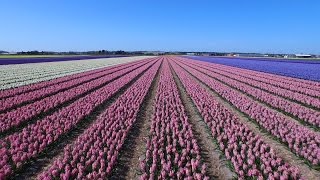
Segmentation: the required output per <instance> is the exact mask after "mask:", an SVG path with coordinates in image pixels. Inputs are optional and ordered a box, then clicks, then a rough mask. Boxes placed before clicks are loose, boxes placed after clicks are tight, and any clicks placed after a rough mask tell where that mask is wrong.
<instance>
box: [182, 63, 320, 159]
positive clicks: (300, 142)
mask: <svg viewBox="0 0 320 180" xmlns="http://www.w3.org/2000/svg"><path fill="white" fill-rule="evenodd" d="M179 64H180V65H181V66H182V67H183V68H185V69H186V70H188V71H189V72H190V73H191V74H192V75H194V76H195V77H197V78H198V79H199V80H201V81H202V82H203V83H205V84H207V85H208V86H209V87H210V88H212V89H213V90H214V91H215V92H217V93H218V94H219V95H221V96H222V97H223V98H225V99H226V100H228V101H229V102H230V103H231V104H233V105H234V106H235V107H237V108H238V109H240V110H241V111H242V112H243V113H245V114H247V115H248V116H249V117H250V118H251V119H253V120H254V121H256V122H257V123H258V124H259V125H260V126H261V127H263V128H265V129H266V130H267V131H268V132H269V133H270V134H272V135H273V136H275V137H277V138H278V139H279V140H281V141H282V142H283V143H284V144H286V145H287V146H288V147H289V148H290V150H291V151H292V152H294V153H296V154H297V155H299V156H301V157H304V158H305V159H306V160H308V161H309V162H310V163H312V164H313V165H319V164H320V136H319V134H318V133H316V132H313V131H312V130H310V129H308V128H306V127H304V126H302V125H300V124H298V123H296V122H294V121H292V120H289V119H287V118H286V117H285V116H282V115H279V114H278V113H276V112H275V111H273V110H271V109H269V108H267V107H265V106H263V105H260V104H259V103H257V102H255V101H254V100H252V99H250V98H249V97H247V96H245V95H243V94H241V93H240V92H238V91H237V90H234V89H232V88H230V87H228V86H226V85H224V84H223V83H221V82H219V81H217V80H214V79H213V78H210V77H209V76H207V75H205V74H203V73H201V72H199V71H198V70H195V69H193V68H190V67H188V66H186V65H184V64H182V63H179ZM266 98H267V97H266Z"/></svg>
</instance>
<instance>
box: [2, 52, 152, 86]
mask: <svg viewBox="0 0 320 180" xmlns="http://www.w3.org/2000/svg"><path fill="white" fill-rule="evenodd" d="M145 58H150V56H137V57H119V58H102V59H90V60H75V61H63V62H47V63H32V64H18V65H2V66H0V90H3V89H9V88H13V87H18V86H22V85H27V84H32V83H36V82H41V81H47V80H50V79H54V78H58V77H62V76H66V75H71V74H75V73H80V72H85V71H89V70H93V69H98V68H103V67H107V66H112V65H117V64H123V63H128V62H132V61H137V60H141V59H145Z"/></svg>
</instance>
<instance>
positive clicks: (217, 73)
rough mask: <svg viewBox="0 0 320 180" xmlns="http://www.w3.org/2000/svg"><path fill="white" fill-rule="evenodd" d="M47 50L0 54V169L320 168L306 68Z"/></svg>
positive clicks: (18, 172) (299, 172)
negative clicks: (39, 58) (11, 57)
mask: <svg viewBox="0 0 320 180" xmlns="http://www.w3.org/2000/svg"><path fill="white" fill-rule="evenodd" d="M47 61H51V60H46V61H45V62H33V63H28V64H23V63H22V64H7V65H1V66H0V179H41V180H42V179H46V180H51V179H52V180H54V179H141V180H146V179H196V180H202V179H204V180H207V179H208V180H209V179H259V180H260V179H283V180H286V179H320V131H319V130H320V82H319V81H318V80H317V76H316V75H314V76H313V75H309V73H310V72H311V71H310V72H294V73H293V72H291V71H290V72H289V71H288V72H287V70H286V69H285V68H284V66H283V65H281V67H283V68H284V69H283V71H282V73H279V71H280V70H279V69H272V70H274V71H272V70H270V71H264V70H261V69H254V68H252V67H253V65H252V64H251V65H248V67H247V66H246V63H247V62H249V61H251V60H247V61H246V60H243V59H242V60H241V61H238V62H236V63H237V65H233V64H232V63H235V62H234V61H235V60H234V59H232V63H231V64H228V63H229V62H227V63H221V62H222V61H223V60H222V59H219V62H214V60H210V59H209V58H207V59H203V58H202V57H183V56H133V57H109V58H102V59H100V58H92V59H85V60H82V59H81V60H73V59H71V60H70V59H68V60H65V61H55V60H52V61H53V62H47ZM225 61H228V60H227V59H226V60H225ZM26 62H28V61H26ZM230 62H231V61H230ZM261 62H262V63H263V64H266V63H267V62H268V61H265V60H264V61H261ZM272 63H281V62H278V61H277V62H270V64H272ZM283 63H286V62H283ZM295 64H296V65H297V66H299V65H300V66H305V67H306V66H308V65H310V64H311V65H315V66H316V65H318V64H317V63H307V62H306V64H304V61H299V63H295ZM249 66H250V67H249ZM261 66H264V67H265V68H266V69H268V68H267V67H266V66H265V65H261ZM290 66H291V65H290ZM255 67H256V66H255ZM270 67H271V66H270ZM288 68H289V67H288ZM289 69H290V68H289ZM297 69H298V68H296V70H297ZM300 70H301V71H303V70H304V69H303V68H302V69H300ZM318 74H319V72H318Z"/></svg>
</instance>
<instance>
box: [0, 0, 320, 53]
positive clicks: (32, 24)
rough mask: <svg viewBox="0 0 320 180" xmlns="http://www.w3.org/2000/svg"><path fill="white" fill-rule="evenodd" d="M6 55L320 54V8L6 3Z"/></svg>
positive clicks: (140, 0) (2, 3)
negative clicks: (120, 52) (140, 52)
mask: <svg viewBox="0 0 320 180" xmlns="http://www.w3.org/2000/svg"><path fill="white" fill-rule="evenodd" d="M0 17H1V27H0V50H8V51H21V50H25V51H26V50H50V51H69V50H71V51H85V50H97V49H107V50H119V49H122V50H164V51H239V52H269V53H316V54H320V23H319V19H320V1H317V0H308V1H303V0H243V1H240V0H234V1H230V0H229V1H227V0H226V1H222V0H219V1H214V0H211V1H209V0H207V1H204V0H203V1H201V0H199V1H195V0H193V1H188V0H184V1H182V0H171V1H169V0H161V1H151V0H136V1H132V0H131V1H130V0H110V1H103V0H91V1H90V0H28V1H27V0H0Z"/></svg>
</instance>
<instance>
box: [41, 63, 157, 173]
mask: <svg viewBox="0 0 320 180" xmlns="http://www.w3.org/2000/svg"><path fill="white" fill-rule="evenodd" d="M160 64H161V60H158V61H157V62H156V64H154V65H153V66H152V67H151V68H150V69H149V70H147V71H146V72H145V73H144V74H143V75H142V76H141V77H140V78H139V79H138V80H137V81H136V82H135V83H134V84H133V85H132V86H130V87H129V89H128V90H126V91H125V92H124V94H122V95H121V96H119V98H118V99H117V100H116V101H115V102H114V103H113V104H112V105H111V106H110V107H109V108H107V109H106V110H105V111H104V112H103V113H102V114H101V115H99V117H98V118H97V120H96V121H95V123H93V124H92V125H91V126H90V127H89V128H88V129H87V130H86V131H85V132H84V133H83V134H82V135H81V136H79V137H78V138H77V140H76V141H75V142H74V143H73V144H71V145H69V146H67V147H65V148H64V150H63V151H64V153H63V155H62V156H60V157H59V158H57V159H56V160H55V161H54V162H53V163H52V166H50V167H49V168H48V169H47V170H46V171H44V172H43V173H41V174H40V175H39V176H38V178H39V179H43V178H45V177H52V178H54V177H56V178H61V179H70V178H77V179H84V178H87V179H98V178H106V177H108V176H109V175H110V173H111V171H112V168H113V166H114V165H115V163H116V161H117V157H118V154H119V150H120V149H121V148H122V146H123V144H124V141H125V139H126V137H127V135H128V133H129V131H130V130H131V128H132V126H133V124H134V123H135V121H136V117H137V114H138V111H139V108H140V106H141V103H142V102H143V99H144V97H145V96H146V94H147V92H148V90H149V87H150V86H151V83H152V81H153V78H154V76H155V75H156V72H157V69H158V68H159V66H160Z"/></svg>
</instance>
